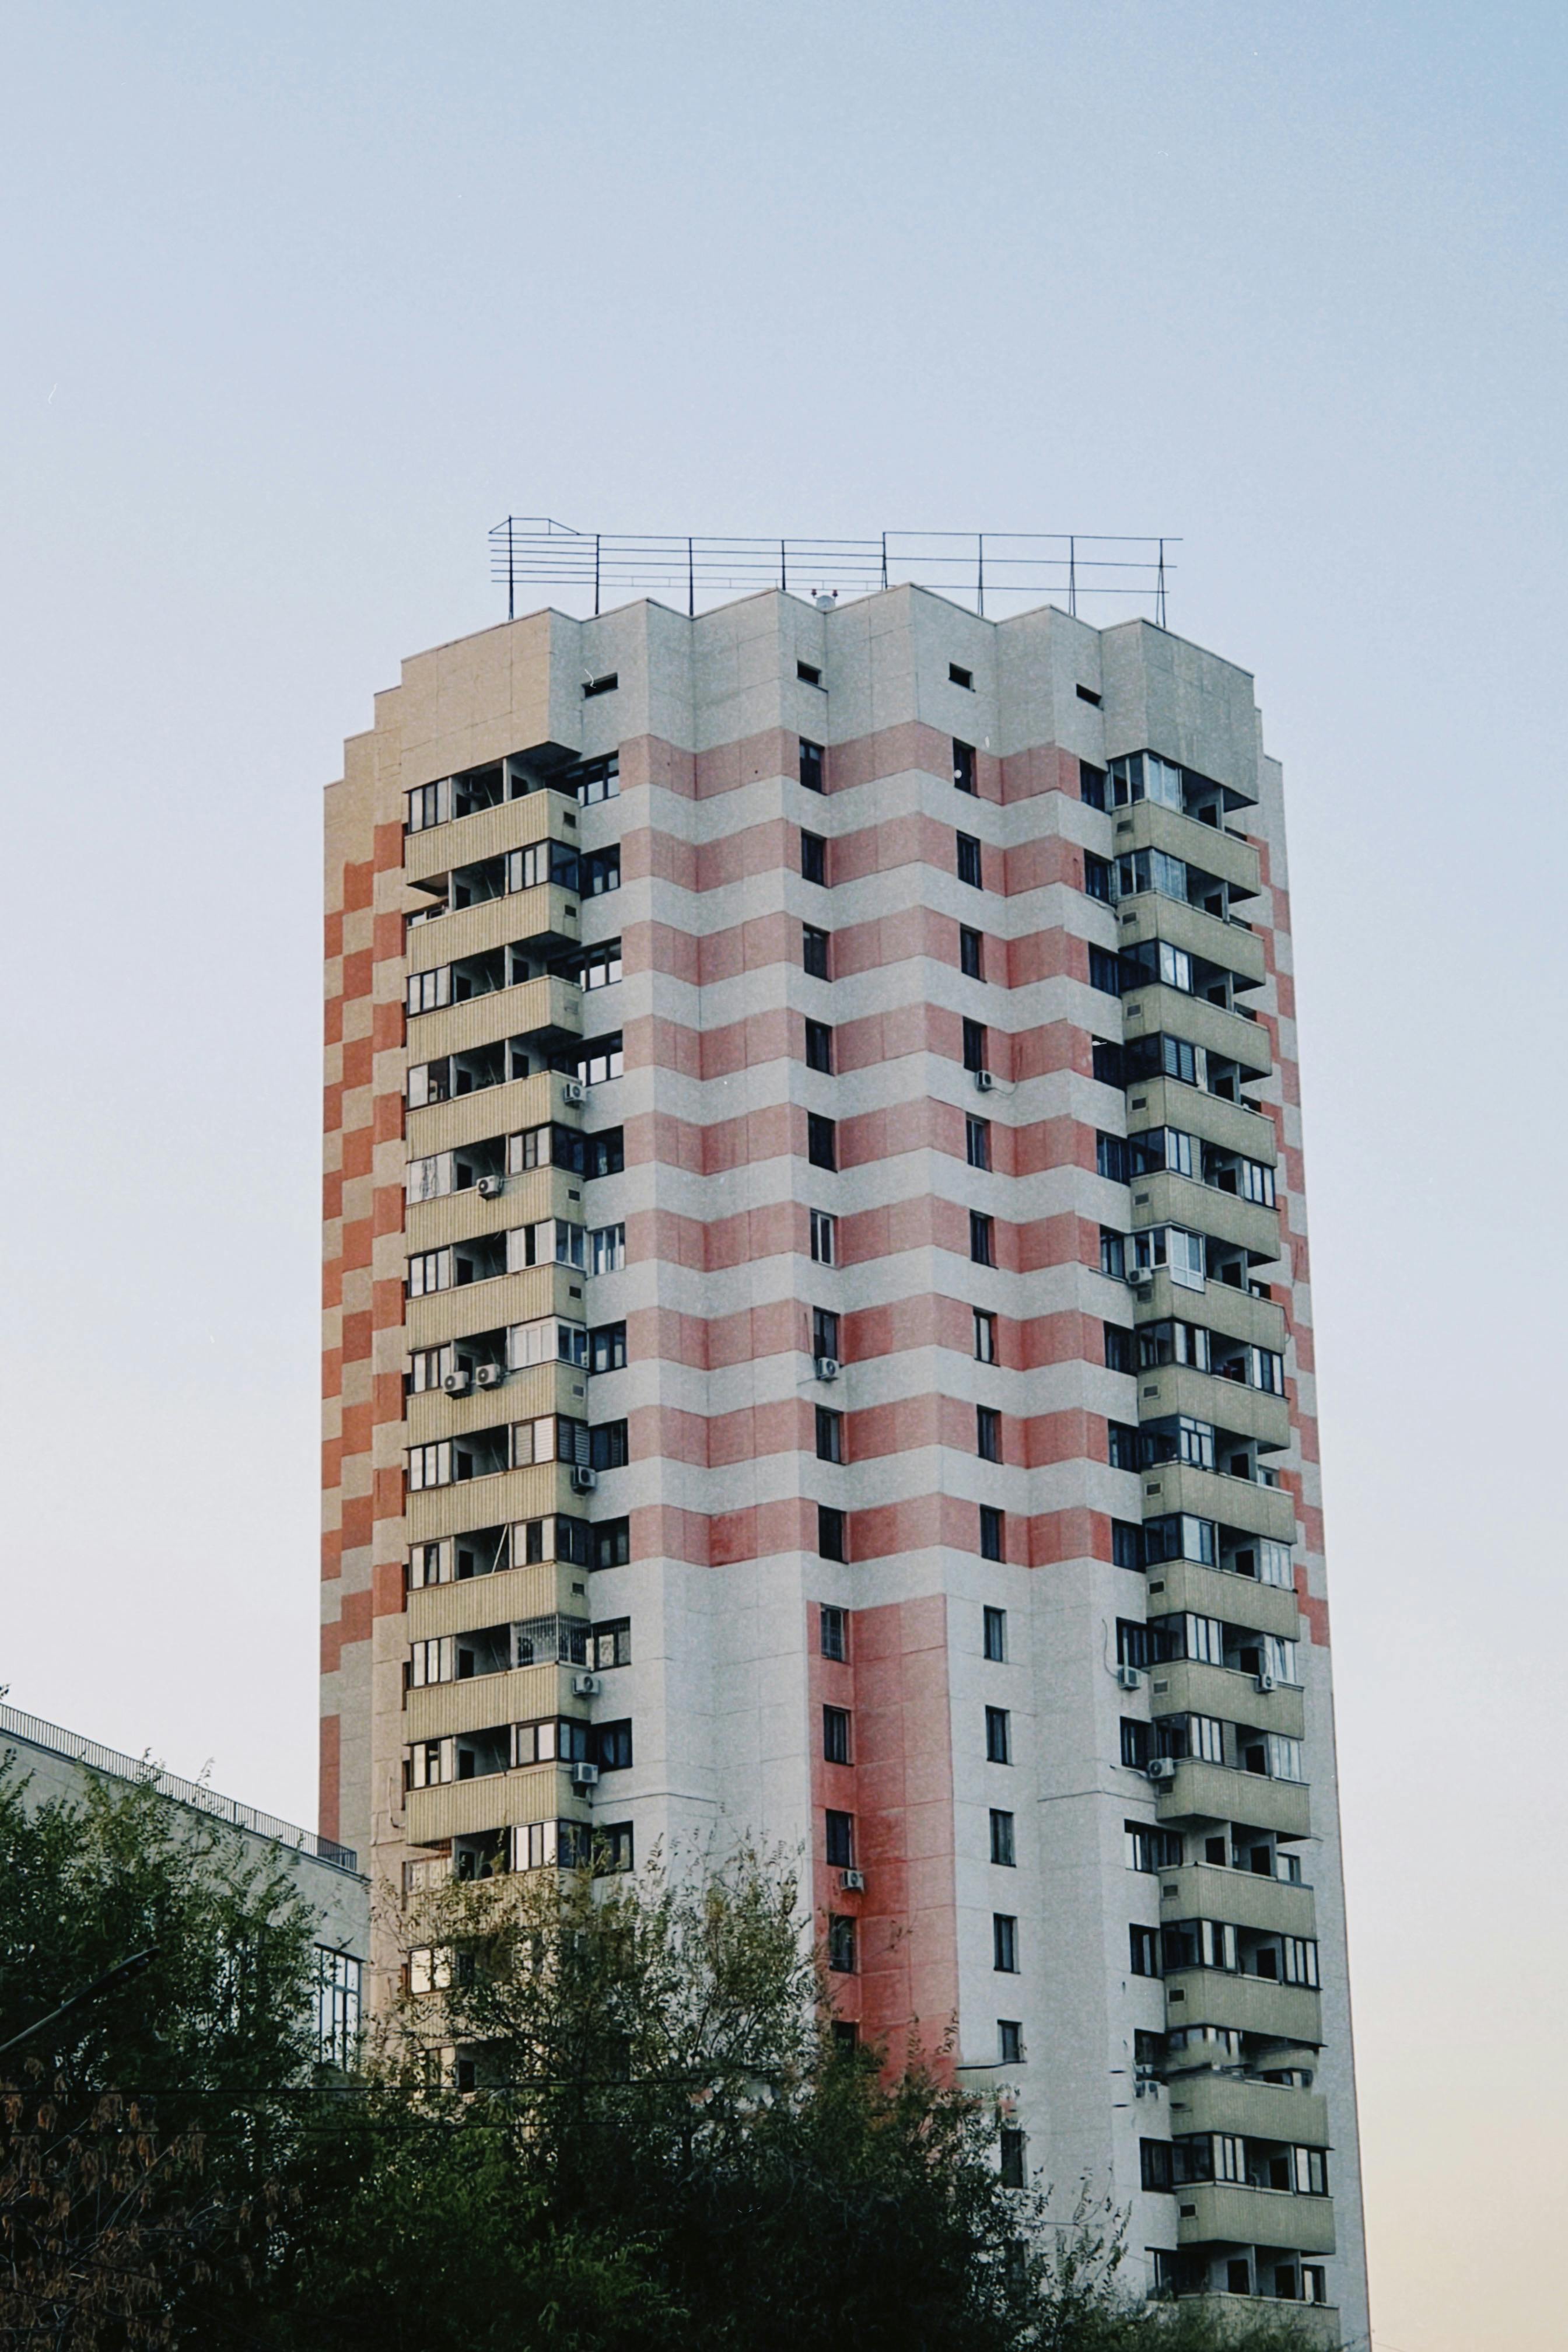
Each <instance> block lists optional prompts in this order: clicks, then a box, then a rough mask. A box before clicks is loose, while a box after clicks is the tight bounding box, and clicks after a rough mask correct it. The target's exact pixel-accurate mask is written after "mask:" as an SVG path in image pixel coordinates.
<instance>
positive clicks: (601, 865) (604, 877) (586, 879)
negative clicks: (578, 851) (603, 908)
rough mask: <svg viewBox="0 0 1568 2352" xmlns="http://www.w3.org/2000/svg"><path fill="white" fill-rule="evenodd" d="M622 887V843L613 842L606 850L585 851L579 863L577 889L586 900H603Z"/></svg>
mask: <svg viewBox="0 0 1568 2352" xmlns="http://www.w3.org/2000/svg"><path fill="white" fill-rule="evenodd" d="M577 887H578V889H579V890H580V891H581V892H582V894H583V896H584V898H604V897H605V894H606V892H608V891H611V890H618V889H619V888H620V887H621V845H620V843H619V842H618V841H612V842H611V843H610V844H609V845H608V846H607V847H606V848H604V849H586V850H584V853H583V855H582V856H581V857H580V858H579V859H578V861H577Z"/></svg>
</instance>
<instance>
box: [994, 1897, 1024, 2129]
mask: <svg viewBox="0 0 1568 2352" xmlns="http://www.w3.org/2000/svg"><path fill="white" fill-rule="evenodd" d="M991 1965H992V1967H993V1968H994V1969H999V1970H1000V1972H1001V1973H1002V1975H1004V1976H1009V1977H1015V1976H1016V1975H1017V1973H1018V1922H1017V1921H1016V1919H1013V1918H1009V1917H1008V1916H1007V1914H1006V1913H1005V1911H994V1912H993V1913H992V1915H991ZM1013 2137H1014V2138H1015V2139H1018V2140H1021V2139H1022V2138H1023V2137H1024V2135H1023V2133H1022V2132H1015V2133H1014V2135H1013Z"/></svg>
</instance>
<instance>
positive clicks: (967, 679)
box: [947, 662, 974, 748]
mask: <svg viewBox="0 0 1568 2352" xmlns="http://www.w3.org/2000/svg"><path fill="white" fill-rule="evenodd" d="M947 675H948V677H949V679H950V680H951V682H952V685H954V686H962V687H963V688H964V690H965V692H966V693H969V694H973V691H974V672H973V670H972V669H961V668H960V667H959V666H958V664H957V663H956V662H949V663H948V666H947ZM955 748H956V747H955Z"/></svg>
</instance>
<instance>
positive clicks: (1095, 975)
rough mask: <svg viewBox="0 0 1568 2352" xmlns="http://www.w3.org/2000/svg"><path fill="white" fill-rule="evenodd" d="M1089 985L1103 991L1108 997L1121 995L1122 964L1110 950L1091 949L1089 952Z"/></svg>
mask: <svg viewBox="0 0 1568 2352" xmlns="http://www.w3.org/2000/svg"><path fill="white" fill-rule="evenodd" d="M1089 986H1090V988H1098V989H1101V990H1103V992H1104V993H1105V994H1106V995H1107V996H1120V995H1121V960H1120V958H1119V957H1117V956H1116V955H1114V954H1113V953H1112V952H1111V950H1110V949H1109V948H1090V950H1089Z"/></svg>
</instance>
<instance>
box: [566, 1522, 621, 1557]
mask: <svg viewBox="0 0 1568 2352" xmlns="http://www.w3.org/2000/svg"><path fill="white" fill-rule="evenodd" d="M562 1524H563V1522H562V1521H561V1520H559V1519H557V1521H556V1522H555V1525H556V1529H557V1536H556V1541H557V1546H559V1542H560V1534H559V1530H560V1528H561V1526H562ZM590 1533H591V1535H592V1538H593V1546H594V1566H595V1568H625V1567H626V1565H627V1563H628V1561H629V1560H630V1559H631V1556H632V1523H631V1521H630V1519H600V1520H599V1521H598V1522H597V1523H596V1524H595V1527H594V1528H592V1529H591V1530H590Z"/></svg>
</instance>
